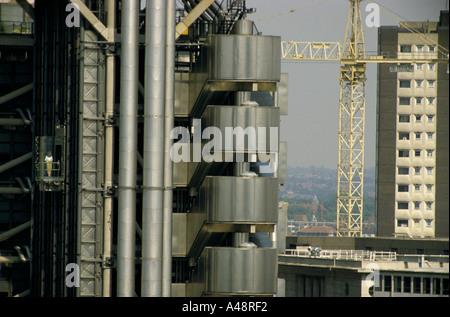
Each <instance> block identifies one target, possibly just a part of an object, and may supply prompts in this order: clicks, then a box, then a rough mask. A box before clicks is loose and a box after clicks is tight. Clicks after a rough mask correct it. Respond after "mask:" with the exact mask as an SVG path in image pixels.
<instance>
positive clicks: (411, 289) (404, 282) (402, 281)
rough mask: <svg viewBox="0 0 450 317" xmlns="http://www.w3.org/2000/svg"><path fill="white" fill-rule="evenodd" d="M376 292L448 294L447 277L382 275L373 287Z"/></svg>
mask: <svg viewBox="0 0 450 317" xmlns="http://www.w3.org/2000/svg"><path fill="white" fill-rule="evenodd" d="M375 291H378V292H388V293H391V292H394V293H406V294H411V293H412V294H425V295H448V294H449V293H448V278H440V277H421V276H399V275H394V276H391V275H382V276H381V277H380V283H379V285H378V286H377V287H376V288H375Z"/></svg>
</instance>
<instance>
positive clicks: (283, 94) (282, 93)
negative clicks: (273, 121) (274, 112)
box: [277, 73, 289, 116]
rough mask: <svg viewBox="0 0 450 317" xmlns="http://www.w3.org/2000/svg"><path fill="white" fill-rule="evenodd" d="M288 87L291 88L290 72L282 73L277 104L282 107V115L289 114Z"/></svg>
mask: <svg viewBox="0 0 450 317" xmlns="http://www.w3.org/2000/svg"><path fill="white" fill-rule="evenodd" d="M288 88H289V74H287V73H283V74H281V79H280V84H279V85H278V91H277V96H278V97H277V98H278V101H277V106H278V107H279V108H280V114H281V115H282V116H287V115H288Z"/></svg>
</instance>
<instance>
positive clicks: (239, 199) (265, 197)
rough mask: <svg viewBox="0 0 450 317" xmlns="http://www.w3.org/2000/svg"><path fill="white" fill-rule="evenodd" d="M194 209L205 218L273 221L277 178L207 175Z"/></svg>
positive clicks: (275, 207)
mask: <svg viewBox="0 0 450 317" xmlns="http://www.w3.org/2000/svg"><path fill="white" fill-rule="evenodd" d="M198 201H199V203H198V204H196V205H195V207H194V211H195V212H200V213H206V222H208V223H214V222H233V223H240V222H244V223H276V222H277V220H278V214H277V211H278V179H277V178H273V177H231V176H207V177H206V178H205V180H204V182H203V185H202V186H201V188H200V192H199V197H198Z"/></svg>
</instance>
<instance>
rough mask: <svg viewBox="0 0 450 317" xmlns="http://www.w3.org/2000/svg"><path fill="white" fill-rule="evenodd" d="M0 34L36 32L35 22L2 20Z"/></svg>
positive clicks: (29, 33) (28, 33)
mask: <svg viewBox="0 0 450 317" xmlns="http://www.w3.org/2000/svg"><path fill="white" fill-rule="evenodd" d="M0 34H26V35H31V34H34V22H21V21H1V22H0Z"/></svg>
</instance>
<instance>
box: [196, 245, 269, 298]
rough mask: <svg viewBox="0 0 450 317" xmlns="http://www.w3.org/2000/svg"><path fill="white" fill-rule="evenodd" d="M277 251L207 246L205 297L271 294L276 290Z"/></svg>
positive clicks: (205, 254)
mask: <svg viewBox="0 0 450 317" xmlns="http://www.w3.org/2000/svg"><path fill="white" fill-rule="evenodd" d="M277 259H278V258H277V249H274V248H228V247H219V248H212V247H206V248H205V250H204V252H203V254H202V256H201V258H200V261H201V262H204V268H205V269H206V272H205V282H206V285H205V292H206V294H224V295H226V294H257V295H270V294H275V293H276V291H277V279H276V278H274V277H276V276H277Z"/></svg>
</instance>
